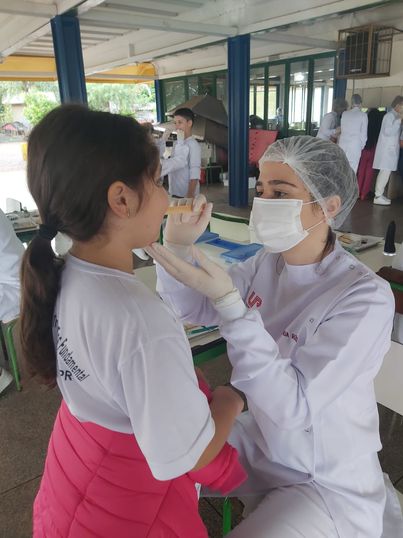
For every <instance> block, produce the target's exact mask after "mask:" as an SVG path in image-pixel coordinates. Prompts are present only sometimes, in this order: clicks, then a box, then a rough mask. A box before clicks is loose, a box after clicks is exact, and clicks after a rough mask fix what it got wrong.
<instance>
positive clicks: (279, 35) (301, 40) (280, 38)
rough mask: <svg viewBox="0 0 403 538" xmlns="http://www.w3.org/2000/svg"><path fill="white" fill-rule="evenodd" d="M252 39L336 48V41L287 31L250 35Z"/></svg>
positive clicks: (320, 47) (319, 47)
mask: <svg viewBox="0 0 403 538" xmlns="http://www.w3.org/2000/svg"><path fill="white" fill-rule="evenodd" d="M252 39H253V40H254V41H265V42H266V43H267V42H271V43H273V42H274V43H286V44H290V45H303V46H305V45H306V46H307V47H312V48H318V49H329V50H336V49H337V41H328V40H327V39H318V38H315V37H307V36H300V35H291V34H288V33H287V32H267V33H265V34H259V35H252Z"/></svg>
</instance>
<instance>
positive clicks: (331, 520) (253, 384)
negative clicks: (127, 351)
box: [149, 136, 402, 538]
mask: <svg viewBox="0 0 403 538" xmlns="http://www.w3.org/2000/svg"><path fill="white" fill-rule="evenodd" d="M260 168H261V171H260V177H259V185H258V189H259V191H260V197H258V198H255V199H254V202H253V207H252V213H251V222H252V224H253V228H254V233H255V235H256V237H257V239H258V240H259V241H260V242H261V243H263V245H264V248H263V249H261V250H260V251H259V252H258V253H257V254H256V255H255V256H254V257H253V258H251V259H249V260H247V261H246V262H245V263H241V264H238V265H234V266H231V267H230V269H229V271H228V273H227V272H226V271H225V270H224V269H222V268H221V267H219V266H217V265H216V264H215V263H213V262H212V261H211V260H209V259H208V258H206V257H205V256H203V255H202V253H201V252H200V251H199V250H198V249H196V248H195V247H193V246H192V243H193V242H194V241H195V240H196V239H197V237H198V236H199V235H200V234H201V233H202V232H203V231H204V229H205V227H206V224H207V222H208V220H209V211H211V208H209V207H207V208H206V210H205V214H203V215H202V216H201V217H200V220H199V221H198V222H197V223H196V224H194V225H193V226H192V225H190V224H189V223H186V222H182V223H181V222H178V223H177V224H176V226H174V224H175V222H174V221H171V223H170V225H169V226H167V228H166V235H165V242H166V247H163V246H162V245H158V244H155V245H153V246H152V247H151V248H150V249H149V253H150V254H151V255H153V256H154V258H155V259H156V261H157V262H158V264H160V265H159V266H157V270H158V291H159V293H160V294H161V295H162V297H163V299H164V301H166V302H167V303H168V304H170V305H171V306H172V307H173V308H175V311H176V312H177V313H178V314H179V315H180V316H181V318H182V319H183V320H187V321H188V322H195V323H203V324H210V323H212V324H215V323H218V324H219V326H220V332H221V334H222V336H223V337H224V338H225V340H226V341H227V346H228V347H227V350H228V358H229V360H230V362H231V364H232V366H233V371H232V376H231V383H232V384H233V385H234V386H235V387H236V388H237V389H239V390H241V391H242V392H244V393H245V395H246V398H247V401H248V412H247V413H243V414H242V415H241V416H240V417H239V418H238V419H237V422H236V424H235V426H234V430H233V433H232V434H231V442H232V443H234V445H235V446H237V448H238V450H239V451H240V457H241V460H242V461H243V463H244V465H245V466H246V470H247V472H248V476H249V478H248V481H247V482H245V484H243V485H242V486H241V487H240V488H239V489H238V490H237V491H236V492H234V494H239V495H241V494H242V495H252V494H260V495H261V498H260V501H261V502H260V504H259V505H258V506H257V508H256V510H255V511H253V512H252V514H251V515H250V516H249V517H247V518H246V519H245V520H244V521H243V522H242V523H241V524H240V525H239V527H237V528H236V529H235V530H233V531H232V533H230V534H229V536H231V538H238V537H239V538H241V537H242V538H244V537H245V536H251V537H253V538H280V537H281V538H296V537H299V538H301V537H305V538H312V537H313V536H317V537H319V536H321V537H324V538H325V537H326V538H333V537H334V538H336V537H338V538H352V537H353V536H355V537H363V538H364V537H365V538H379V537H380V536H381V534H382V528H383V513H384V506H385V498H386V492H385V484H384V478H383V475H382V471H381V468H380V465H379V460H378V455H377V452H378V451H379V450H380V449H381V443H380V439H379V428H378V410H377V404H376V400H375V394H374V386H373V380H374V378H375V376H376V374H377V372H378V370H379V368H380V366H381V363H382V360H383V357H384V355H385V353H386V352H387V350H388V349H389V347H390V336H391V329H392V323H393V315H394V299H393V295H392V293H391V290H390V287H389V284H388V283H387V282H386V281H384V280H383V279H381V278H379V277H378V276H377V275H375V274H374V273H373V272H372V271H371V270H370V269H369V268H368V267H366V266H365V265H363V264H362V263H360V262H359V261H358V260H357V259H356V258H355V257H354V256H352V255H351V254H350V253H348V252H346V251H345V250H344V249H343V248H342V247H341V245H340V244H339V243H338V242H337V240H336V239H335V234H334V233H333V231H332V227H335V228H338V227H339V226H340V225H341V224H342V222H343V221H344V219H345V218H346V217H347V215H348V214H349V212H350V210H351V208H352V207H353V205H354V203H355V201H356V199H357V194H358V189H357V181H356V177H355V174H354V172H353V171H352V169H351V167H350V165H349V163H348V161H347V159H346V156H345V154H344V152H343V151H342V150H341V149H340V148H339V147H338V146H337V145H336V144H332V143H330V142H328V141H324V140H320V139H317V138H312V137H309V136H300V137H292V138H286V139H284V140H280V141H277V142H275V143H274V144H272V145H271V146H270V147H269V148H268V149H267V150H266V152H265V154H264V155H263V157H262V159H261V161H260ZM175 253H176V254H178V255H179V256H180V257H177V256H176V255H175ZM180 258H184V259H180ZM192 259H193V260H194V261H195V263H196V265H192V264H190V263H188V261H192ZM172 275H173V276H174V277H176V278H177V279H178V280H180V282H178V281H177V280H175V278H173V277H172ZM363 492H365V494H363ZM399 523H400V524H401V521H400V522H398V521H396V524H399ZM401 530H402V528H401V526H400V527H399V532H401ZM398 535H400V534H398V531H397V530H396V534H391V535H389V537H388V538H390V537H391V536H398Z"/></svg>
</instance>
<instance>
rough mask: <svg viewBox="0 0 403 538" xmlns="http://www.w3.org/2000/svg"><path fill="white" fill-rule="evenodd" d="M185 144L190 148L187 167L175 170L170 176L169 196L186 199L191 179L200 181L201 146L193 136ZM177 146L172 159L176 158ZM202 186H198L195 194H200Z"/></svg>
mask: <svg viewBox="0 0 403 538" xmlns="http://www.w3.org/2000/svg"><path fill="white" fill-rule="evenodd" d="M184 144H185V145H186V146H187V147H188V148H189V156H188V162H187V165H186V166H185V167H184V168H180V169H179V170H175V171H174V172H172V173H171V174H169V175H168V182H169V194H171V195H174V196H181V197H185V196H186V195H187V192H188V186H189V181H190V180H191V179H200V166H201V149H200V145H199V143H198V142H197V140H195V139H194V138H193V137H192V136H191V137H189V138H186V140H184ZM175 151H176V144H175V146H174V148H173V151H172V155H171V158H172V157H175ZM199 192H200V184H199V183H198V184H197V186H196V192H195V194H199Z"/></svg>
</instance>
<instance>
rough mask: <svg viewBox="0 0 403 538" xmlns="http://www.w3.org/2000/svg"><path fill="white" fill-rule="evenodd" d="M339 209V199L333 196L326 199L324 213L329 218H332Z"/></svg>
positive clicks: (337, 196)
mask: <svg viewBox="0 0 403 538" xmlns="http://www.w3.org/2000/svg"><path fill="white" fill-rule="evenodd" d="M340 208H341V198H340V196H339V195H337V194H335V195H334V196H330V197H329V198H327V199H326V213H327V216H328V217H329V218H334V217H335V216H336V215H337V213H339V211H340Z"/></svg>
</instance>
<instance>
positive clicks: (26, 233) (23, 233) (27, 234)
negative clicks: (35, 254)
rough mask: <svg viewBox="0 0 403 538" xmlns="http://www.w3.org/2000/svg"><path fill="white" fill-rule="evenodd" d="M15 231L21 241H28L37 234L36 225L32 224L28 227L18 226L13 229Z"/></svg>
mask: <svg viewBox="0 0 403 538" xmlns="http://www.w3.org/2000/svg"><path fill="white" fill-rule="evenodd" d="M14 231H15V233H16V235H17V237H18V239H19V240H20V241H21V243H29V242H30V241H31V240H32V239H33V238H34V237H35V235H36V234H37V232H38V226H35V227H34V226H32V227H30V228H20V229H17V230H15V229H14Z"/></svg>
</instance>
